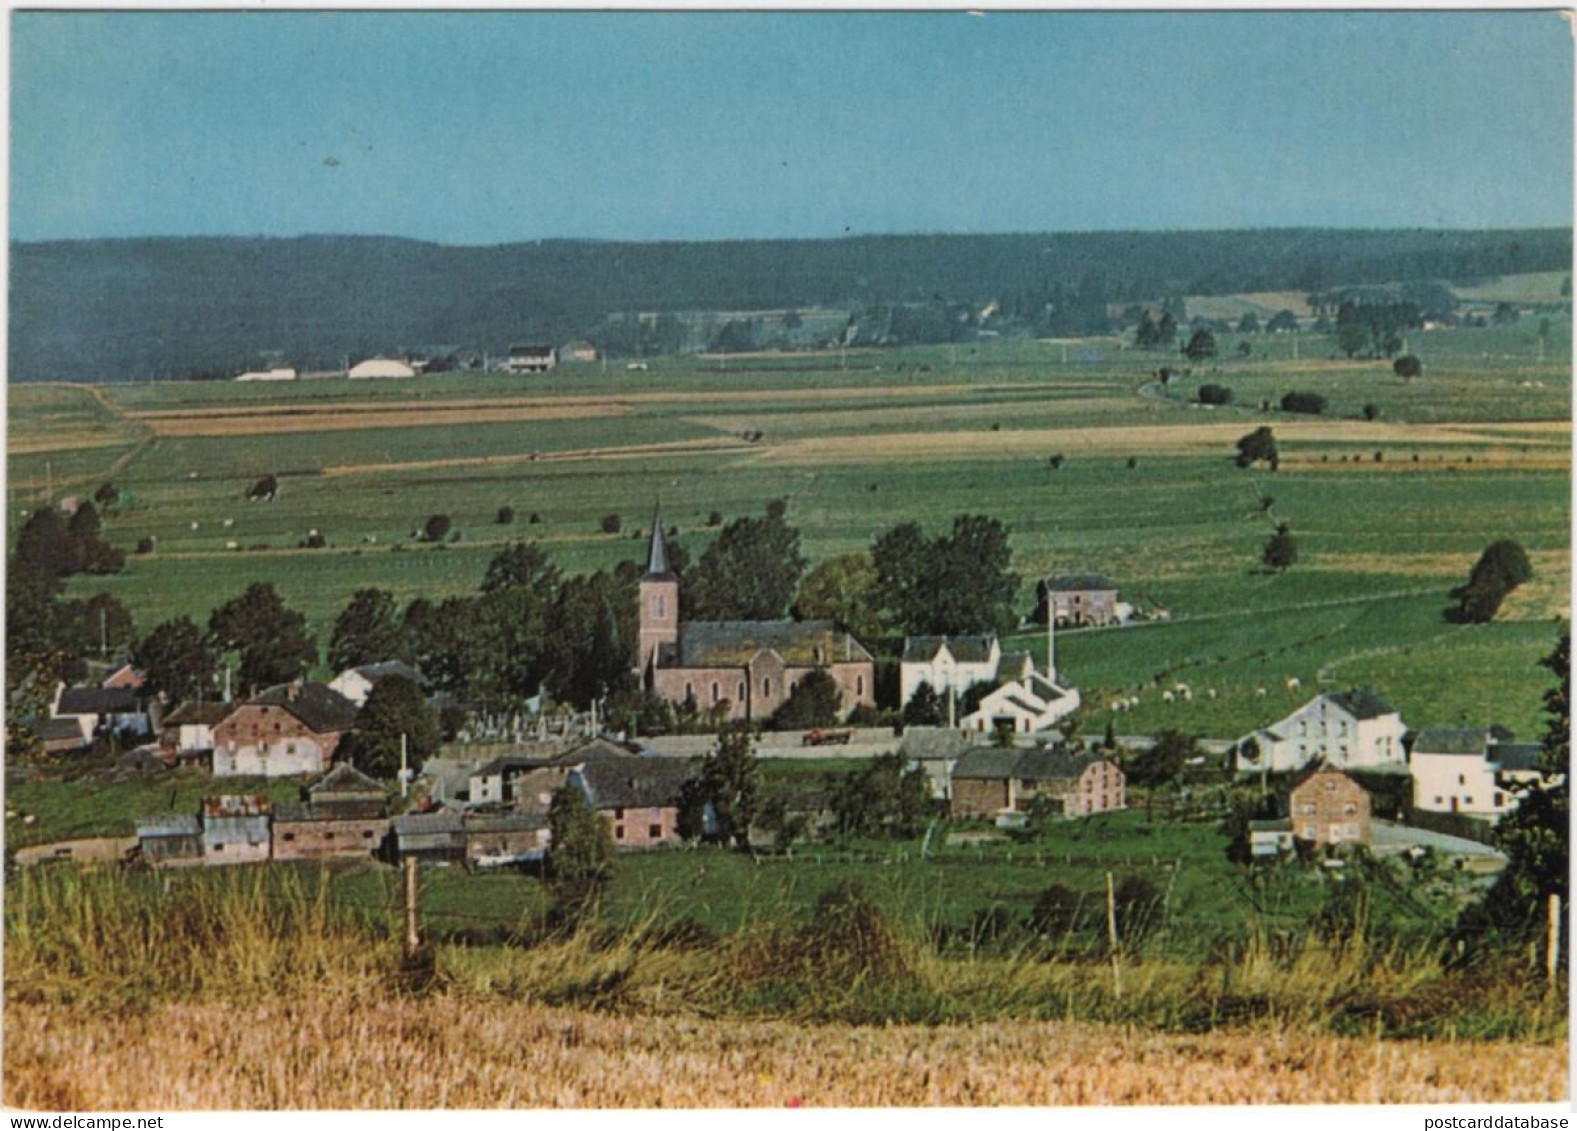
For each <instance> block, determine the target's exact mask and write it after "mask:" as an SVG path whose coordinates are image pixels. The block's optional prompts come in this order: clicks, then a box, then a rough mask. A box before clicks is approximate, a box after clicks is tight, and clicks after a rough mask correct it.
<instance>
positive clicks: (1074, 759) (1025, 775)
mask: <svg viewBox="0 0 1577 1131" xmlns="http://www.w3.org/2000/svg"><path fill="white" fill-rule="evenodd" d="M1037 798H1042V799H1045V800H1046V801H1048V802H1050V803H1051V805H1052V807H1053V811H1054V812H1060V813H1061V815H1062V816H1064V817H1070V818H1071V817H1088V816H1091V815H1093V814H1095V813H1107V812H1111V811H1112V810H1114V809H1125V808H1127V805H1128V800H1127V778H1126V777H1125V776H1124V774H1123V772H1122V770H1121V769H1120V768H1119V767H1118V766H1117V764H1116V763H1115V762H1112V761H1110V760H1109V759H1107V758H1103V757H1101V756H1100V755H1099V754H1092V753H1089V752H1084V753H1073V752H1071V751H1067V750H1062V749H1044V748H1039V749H1035V750H1013V749H1004V748H1001V747H989V748H977V749H974V750H970V751H967V752H966V753H964V754H963V755H962V756H961V757H960V758H959V759H958V764H957V765H955V766H954V767H953V782H952V798H951V801H950V812H951V815H952V816H953V817H954V818H962V817H994V816H996V815H998V814H1000V813H1022V812H1027V811H1028V810H1029V808H1030V805H1031V803H1032V802H1034V801H1035V800H1036V799H1037Z"/></svg>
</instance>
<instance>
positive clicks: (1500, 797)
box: [1495, 793, 1506, 809]
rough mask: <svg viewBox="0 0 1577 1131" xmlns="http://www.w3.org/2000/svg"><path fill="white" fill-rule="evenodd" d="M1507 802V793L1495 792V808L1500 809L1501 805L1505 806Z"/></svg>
mask: <svg viewBox="0 0 1577 1131" xmlns="http://www.w3.org/2000/svg"><path fill="white" fill-rule="evenodd" d="M1505 804H1506V795H1505V794H1504V793H1496V794H1495V808H1497V809H1499V808H1500V807H1501V806H1503V805H1505Z"/></svg>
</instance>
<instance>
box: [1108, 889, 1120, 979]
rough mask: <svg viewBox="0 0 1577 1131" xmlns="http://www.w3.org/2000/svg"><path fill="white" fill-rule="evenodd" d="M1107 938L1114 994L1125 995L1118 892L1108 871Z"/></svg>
mask: <svg viewBox="0 0 1577 1131" xmlns="http://www.w3.org/2000/svg"><path fill="white" fill-rule="evenodd" d="M1106 938H1107V942H1108V943H1109V944H1110V945H1111V950H1112V994H1113V996H1115V997H1117V998H1119V999H1120V998H1121V997H1122V996H1123V969H1122V963H1121V961H1120V960H1119V959H1118V957H1117V894H1116V889H1115V888H1113V887H1112V874H1111V873H1110V872H1107V873H1106Z"/></svg>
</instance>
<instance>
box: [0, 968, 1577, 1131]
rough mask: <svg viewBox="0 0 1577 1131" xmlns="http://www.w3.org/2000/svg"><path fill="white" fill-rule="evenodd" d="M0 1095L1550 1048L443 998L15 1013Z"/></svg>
mask: <svg viewBox="0 0 1577 1131" xmlns="http://www.w3.org/2000/svg"><path fill="white" fill-rule="evenodd" d="M5 1038H6V1040H5V1079H6V1096H5V1100H6V1102H7V1103H8V1104H10V1105H12V1106H14V1107H22V1108H33V1109H43V1110H54V1111H104V1110H112V1109H117V1108H119V1109H137V1110H189V1109H211V1108H231V1109H234V1108H265V1109H278V1108H434V1107H471V1108H482V1107H616V1108H646V1107H737V1106H748V1107H780V1106H783V1105H786V1104H804V1105H806V1106H812V1107H814V1106H921V1105H1084V1104H1249V1103H1254V1104H1259V1103H1360V1104H1374V1103H1465V1102H1476V1103H1488V1102H1500V1103H1506V1102H1553V1101H1558V1100H1561V1099H1564V1098H1565V1096H1566V1094H1567V1081H1566V1060H1567V1054H1566V1047H1565V1045H1564V1044H1552V1045H1543V1046H1539V1045H1518V1046H1515V1057H1514V1059H1515V1063H1516V1066H1517V1068H1516V1071H1514V1072H1508V1071H1505V1070H1504V1065H1505V1063H1506V1057H1507V1052H1508V1046H1502V1045H1495V1044H1485V1043H1475V1042H1425V1041H1373V1040H1364V1039H1355V1038H1344V1037H1332V1036H1325V1035H1319V1034H1309V1033H1300V1032H1295V1031H1288V1030H1282V1029H1268V1030H1263V1031H1254V1032H1233V1033H1215V1034H1204V1035H1167V1034H1157V1033H1150V1032H1145V1031H1142V1030H1135V1029H1129V1028H1121V1027H1117V1026H1109V1025H1092V1024H1080V1023H1066V1022H1003V1023H993V1024H987V1025H973V1026H963V1025H940V1026H934V1027H924V1026H893V1027H881V1028H875V1027H857V1026H841V1025H829V1026H814V1027H807V1026H799V1025H794V1024H791V1023H788V1022H781V1021H732V1020H729V1021H715V1020H700V1019H696V1018H693V1017H687V1016H650V1015H638V1016H609V1015H607V1014H600V1013H588V1012H584V1011H576V1010H565V1009H555V1008H548V1007H543V1006H535V1005H521V1004H514V1003H508V1002H497V1001H490V1002H480V1003H479V1002H474V1001H469V1000H464V999H459V998H452V997H447V996H443V995H439V996H434V997H429V998H425V999H412V998H407V999H400V998H394V997H389V998H381V999H376V1000H366V999H349V998H342V999H336V998H313V999H308V1000H299V999H297V1000H292V999H290V998H287V997H283V996H282V997H280V998H278V999H275V1000H271V1001H266V1002H258V1003H255V1004H246V1005H240V1006H222V1005H207V1004H204V1005H186V1004H168V1005H160V1006H157V1007H155V1008H153V1009H151V1010H149V1011H147V1012H144V1013H138V1014H131V1015H125V1014H121V1015H116V1014H105V1013H95V1012H89V1011H86V1010H83V1009H80V1008H71V1007H66V1008H62V1007H44V1006H36V1005H19V1004H16V1003H13V1004H11V1005H10V1007H9V1008H8V1009H7V1011H6V1018H5Z"/></svg>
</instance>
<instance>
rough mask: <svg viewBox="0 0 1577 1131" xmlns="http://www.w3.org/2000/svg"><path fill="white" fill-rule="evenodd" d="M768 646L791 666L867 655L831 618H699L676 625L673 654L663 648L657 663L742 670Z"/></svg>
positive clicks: (671, 651) (812, 664) (803, 665)
mask: <svg viewBox="0 0 1577 1131" xmlns="http://www.w3.org/2000/svg"><path fill="white" fill-rule="evenodd" d="M766 649H771V650H772V651H774V652H776V653H777V654H778V655H779V656H781V657H783V662H784V663H785V664H787V665H789V666H791V667H814V666H817V665H819V664H837V663H843V662H846V661H849V660H869V659H871V654H870V653H869V652H868V651H866V650H865V646H864V645H862V644H861V643H860V642H859V641H858V640H856V639H854V637H853V636H851V635H849V634H848V633H847V632H842V631H840V630H839V629H838V626H837V625H836V624H835V623H834V622H832V621H830V620H807V621H792V620H736V621H704V620H703V621H689V622H688V623H685V624H682V625H680V626H679V647H678V649H677V652H676V651H675V649H673V648H671V647H669V648H665V649H664V650H663V656H662V662H661V663H660V665H659V666H661V667H679V668H736V667H738V668H742V667H744V666H745V665H747V664H748V663H750V661H751V660H752V659H753V658H754V657H755V655H756V653H758V652H761V651H764V650H766ZM818 650H819V658H818Z"/></svg>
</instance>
